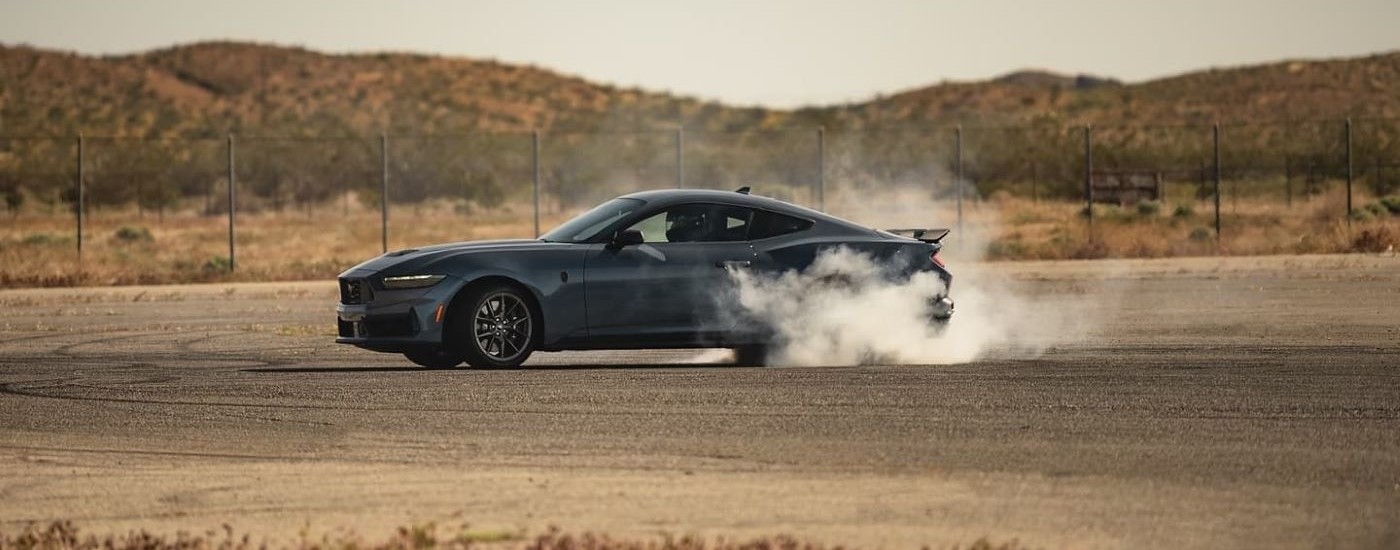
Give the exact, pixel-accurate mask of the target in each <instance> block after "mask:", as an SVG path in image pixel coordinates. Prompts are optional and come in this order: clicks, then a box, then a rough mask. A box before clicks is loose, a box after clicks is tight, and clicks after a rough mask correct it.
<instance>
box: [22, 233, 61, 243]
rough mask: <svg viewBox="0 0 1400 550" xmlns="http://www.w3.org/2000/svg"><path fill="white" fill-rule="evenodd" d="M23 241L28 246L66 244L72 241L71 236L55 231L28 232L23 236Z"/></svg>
mask: <svg viewBox="0 0 1400 550" xmlns="http://www.w3.org/2000/svg"><path fill="white" fill-rule="evenodd" d="M23 242H24V244H26V245H29V246H49V245H60V244H62V245H66V244H71V243H73V237H71V236H68V235H59V234H56V233H30V234H28V235H25V236H24V241H23Z"/></svg>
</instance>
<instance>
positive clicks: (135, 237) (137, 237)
mask: <svg viewBox="0 0 1400 550" xmlns="http://www.w3.org/2000/svg"><path fill="white" fill-rule="evenodd" d="M112 238H113V239H116V240H118V241H121V242H124V243H149V242H153V241H155V240H156V238H155V236H153V235H151V230H150V229H146V228H144V227H141V226H139V225H138V226H131V225H123V226H121V227H120V228H118V229H117V232H116V233H114V234H112Z"/></svg>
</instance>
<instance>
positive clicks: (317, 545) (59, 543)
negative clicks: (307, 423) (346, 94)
mask: <svg viewBox="0 0 1400 550" xmlns="http://www.w3.org/2000/svg"><path fill="white" fill-rule="evenodd" d="M480 546H488V547H491V548H514V549H520V550H845V548H844V547H842V546H826V545H822V544H817V543H813V542H808V541H802V540H799V539H796V538H793V537H789V536H786V535H776V536H769V537H761V538H756V539H750V540H747V541H731V540H726V539H722V538H721V539H714V540H709V539H704V538H700V537H695V536H683V537H672V536H667V537H665V538H662V539H657V540H624V539H614V538H612V537H609V536H607V535H595V534H592V533H584V534H582V535H570V534H567V533H563V532H561V531H559V530H558V529H550V530H549V531H547V532H545V533H544V534H541V535H538V536H536V537H534V538H532V539H525V538H524V537H521V536H519V535H518V534H515V533H502V532H479V531H471V530H469V529H467V528H466V526H462V527H461V528H460V529H458V530H457V531H446V530H443V529H440V528H438V527H437V526H436V525H435V524H432V523H428V524H424V525H415V526H412V527H400V528H399V529H398V530H397V531H395V533H394V534H393V535H392V536H390V537H388V538H386V539H381V540H367V539H364V538H362V537H360V536H358V535H354V534H341V535H335V536H331V535H327V536H324V537H322V538H321V539H320V540H311V539H308V538H307V537H305V536H303V537H302V538H301V539H300V540H297V541H292V542H290V543H287V544H272V543H269V542H267V541H265V540H258V541H254V540H253V539H252V537H251V536H249V535H246V534H245V535H242V536H239V535H237V534H235V532H234V530H233V528H232V527H230V526H228V525H227V524H225V525H224V528H223V531H222V532H216V531H209V532H206V533H204V534H202V535H200V534H191V533H187V532H180V533H177V534H175V535H173V536H167V535H159V534H151V533H148V532H146V531H134V532H131V533H128V534H125V535H107V536H101V537H99V536H94V535H81V534H79V532H78V528H77V527H76V526H74V525H73V523H72V522H69V521H56V522H53V523H51V524H49V525H48V526H39V525H36V524H31V525H30V526H28V527H26V528H25V529H24V530H23V531H22V532H20V533H19V534H17V535H9V534H5V533H0V550H60V549H62V550H167V549H169V550H252V549H270V548H297V549H298V550H331V549H335V550H343V549H384V550H400V549H402V550H408V549H414V550H417V549H429V548H452V549H467V548H473V547H480ZM925 548H927V547H925ZM967 548H968V549H969V550H1019V549H1022V548H1026V547H1024V546H1022V545H1020V543H1018V542H1015V541H1012V542H1007V543H1002V544H993V543H991V542H989V541H987V539H979V540H977V541H976V542H974V543H972V544H971V545H970V546H968V547H967Z"/></svg>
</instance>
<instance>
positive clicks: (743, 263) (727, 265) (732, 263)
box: [715, 260, 753, 269]
mask: <svg viewBox="0 0 1400 550" xmlns="http://www.w3.org/2000/svg"><path fill="white" fill-rule="evenodd" d="M751 265H753V262H751V261H748V260H720V261H718V262H715V267H718V268H720V269H739V268H745V267H749V266H751Z"/></svg>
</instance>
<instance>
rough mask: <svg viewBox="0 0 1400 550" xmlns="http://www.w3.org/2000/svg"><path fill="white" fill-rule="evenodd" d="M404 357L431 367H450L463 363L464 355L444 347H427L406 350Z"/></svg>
mask: <svg viewBox="0 0 1400 550" xmlns="http://www.w3.org/2000/svg"><path fill="white" fill-rule="evenodd" d="M403 356H404V357H407V358H408V360H409V361H413V362H414V363H417V364H418V365H421V366H424V367H428V368H430V369H450V368H452V367H455V366H457V365H460V364H462V356H461V355H459V354H456V353H453V352H451V351H447V350H442V349H436V348H434V349H425V350H415V351H410V352H405V353H404V354H403Z"/></svg>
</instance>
